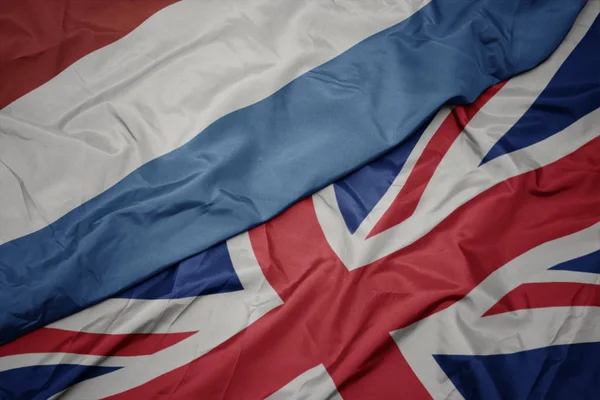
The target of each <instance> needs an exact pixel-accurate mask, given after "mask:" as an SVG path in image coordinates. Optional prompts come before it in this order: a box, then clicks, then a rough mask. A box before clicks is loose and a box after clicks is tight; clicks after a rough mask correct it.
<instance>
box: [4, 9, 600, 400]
mask: <svg viewBox="0 0 600 400" xmlns="http://www.w3.org/2000/svg"><path fill="white" fill-rule="evenodd" d="M591 4H592V5H591V6H589V7H586V8H585V9H584V11H583V12H582V14H581V15H580V16H579V18H578V20H577V23H576V24H575V26H574V27H573V29H572V31H571V32H570V33H569V35H568V37H567V38H566V39H565V40H564V42H563V43H562V45H561V46H560V47H559V49H558V50H557V51H556V52H555V53H554V54H553V55H552V56H551V57H550V58H549V59H548V60H546V61H545V62H544V63H543V64H542V65H541V66H539V67H538V68H536V69H534V70H532V71H530V72H528V73H525V74H523V75H520V76H517V77H515V78H513V79H511V80H509V81H507V82H503V83H501V84H499V85H496V86H494V87H492V88H490V89H489V90H488V91H486V92H485V93H484V94H483V95H482V96H481V97H480V98H479V99H478V100H477V101H476V102H475V103H474V104H472V105H469V106H460V107H446V108H444V109H442V110H441V111H440V112H439V113H438V114H437V115H435V116H434V117H433V118H432V119H431V121H430V122H429V124H427V125H426V126H423V127H422V129H421V131H420V133H419V134H417V135H414V136H412V137H411V138H410V139H409V140H408V141H406V142H404V143H402V144H401V145H400V146H399V147H397V148H396V149H394V150H393V151H391V152H390V153H388V154H385V155H383V156H381V157H380V158H378V159H376V160H375V161H373V162H371V163H370V164H368V165H366V166H364V167H363V168H361V169H359V170H357V171H356V172H354V173H353V174H352V175H350V176H348V177H346V178H344V179H341V180H340V181H338V182H336V183H335V184H333V185H331V186H328V187H326V188H324V189H323V190H321V191H320V192H318V193H316V194H314V195H313V196H312V197H310V198H307V199H305V200H303V201H301V202H300V203H297V204H296V205H294V206H292V207H291V208H290V209H288V210H287V211H285V212H284V213H283V214H282V215H280V216H279V217H277V218H275V219H273V220H272V221H270V222H268V223H265V224H263V225H260V226H258V227H256V228H254V229H252V230H251V231H249V232H247V233H244V234H241V235H239V236H237V237H235V238H232V239H230V240H228V241H227V242H226V243H223V244H220V245H217V246H215V247H213V248H211V249H209V250H207V251H205V252H202V253H200V254H198V255H195V256H193V257H191V258H189V259H187V260H185V261H183V262H181V263H179V264H177V265H173V266H172V267H171V268H169V269H168V270H166V271H164V272H162V273H160V274H159V275H156V276H154V277H153V278H151V279H149V280H147V281H144V282H141V283H139V284H138V285H137V286H134V287H132V288H130V289H128V290H126V291H125V292H123V293H121V294H120V295H118V296H117V297H115V298H111V299H108V300H106V301H104V302H102V303H100V304H97V305H96V306H93V307H91V308H89V309H86V310H84V311H82V312H79V313H77V314H74V315H72V316H69V317H67V318H65V319H62V320H60V321H57V322H55V323H52V324H50V325H48V326H46V327H44V328H42V329H39V330H37V331H34V332H32V333H30V334H27V335H25V336H22V337H21V338H19V339H17V340H15V341H13V342H10V343H8V344H6V345H4V346H2V347H0V394H1V395H2V397H3V398H27V399H37V398H59V397H60V398H65V399H92V398H94V399H95V398H113V399H139V398H165V399H167V398H169V399H170V398H177V399H188V398H189V399H196V398H211V399H212V398H219V399H225V398H227V399H259V398H270V399H283V398H298V399H300V398H319V399H320V398H344V399H347V400H348V399H368V398H371V399H399V398H408V399H420V398H432V397H433V398H436V399H461V398H465V399H479V398H486V399H525V398H573V399H581V398H592V397H593V396H597V393H599V391H600V375H599V374H600V372H599V371H600V364H599V361H598V360H599V359H600V358H599V357H598V355H599V352H600V311H599V310H600V308H598V307H600V286H599V284H600V278H599V276H600V275H599V274H600V138H598V136H600V73H599V71H600V52H598V49H599V48H600V20H599V19H598V18H597V15H598V7H597V5H598V3H597V2H592V3H591Z"/></svg>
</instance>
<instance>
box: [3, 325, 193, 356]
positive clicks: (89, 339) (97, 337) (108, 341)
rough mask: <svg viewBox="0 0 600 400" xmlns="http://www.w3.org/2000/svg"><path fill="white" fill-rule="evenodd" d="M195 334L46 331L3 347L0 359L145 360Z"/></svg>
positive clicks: (39, 330) (40, 330) (47, 329)
mask: <svg viewBox="0 0 600 400" xmlns="http://www.w3.org/2000/svg"><path fill="white" fill-rule="evenodd" d="M194 333H195V332H181V333H161V334H146V333H132V334H119V335H111V334H104V333H87V332H77V331H67V330H62V329H54V328H42V329H38V330H36V331H33V332H31V333H30V334H28V335H25V336H22V337H20V338H18V339H17V340H14V341H12V342H10V343H8V344H5V345H3V346H0V357H3V356H12V355H16V354H28V353H73V354H89V355H96V356H123V357H126V356H142V355H147V354H153V353H156V352H157V351H159V350H162V349H166V348H167V347H170V346H173V345H174V344H176V343H178V342H180V341H182V340H183V339H185V338H187V337H189V336H191V335H193V334H194Z"/></svg>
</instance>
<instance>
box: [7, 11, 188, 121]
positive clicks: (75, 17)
mask: <svg viewBox="0 0 600 400" xmlns="http://www.w3.org/2000/svg"><path fill="white" fill-rule="evenodd" d="M175 1H176V0H143V1H132V0H77V1H71V0H52V1H50V0H3V1H0V38H1V39H0V109H1V108H4V107H5V106H6V105H8V104H10V103H11V102H13V101H14V100H16V99H18V98H19V97H21V96H23V95H24V94H26V93H27V92H29V91H31V90H33V89H35V88H36V87H38V86H40V85H42V84H44V83H45V82H47V81H48V80H50V79H52V78H53V77H54V76H56V75H58V74H59V73H60V72H61V71H63V70H64V69H65V68H67V67H68V66H69V65H71V64H73V63H74V62H75V61H77V60H79V59H80V58H81V57H83V56H85V55H86V54H88V53H90V52H92V51H94V50H97V49H99V48H101V47H103V46H106V45H107V44H110V43H113V42H114V41H116V40H118V39H120V38H122V37H123V36H125V35H127V34H128V33H129V32H131V31H132V30H133V29H134V28H136V27H137V26H138V25H139V24H141V23H142V22H143V21H144V20H146V19H147V18H148V17H150V16H151V15H152V14H154V13H155V12H157V11H158V10H160V9H162V8H163V7H166V6H168V5H170V4H172V3H174V2H175Z"/></svg>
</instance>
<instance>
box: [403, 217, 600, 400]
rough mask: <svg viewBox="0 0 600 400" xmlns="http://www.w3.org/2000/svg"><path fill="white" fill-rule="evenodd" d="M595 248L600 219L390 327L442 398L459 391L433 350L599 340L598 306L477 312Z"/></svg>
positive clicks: (492, 350) (509, 349) (499, 349)
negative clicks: (456, 297) (446, 302)
mask: <svg viewBox="0 0 600 400" xmlns="http://www.w3.org/2000/svg"><path fill="white" fill-rule="evenodd" d="M598 249H600V223H598V224H596V225H594V226H592V227H590V228H587V229H584V230H582V231H580V232H577V233H575V234H572V235H569V236H565V237H562V238H560V239H557V240H554V241H551V242H547V243H544V244H542V245H540V246H538V247H536V248H534V249H532V250H530V251H528V252H527V253H524V254H522V255H521V256H519V257H517V258H515V259H514V260H512V261H511V262H509V263H508V264H506V265H504V266H503V267H501V268H500V269H499V270H497V271H495V272H494V273H492V274H491V275H490V276H489V277H488V278H486V279H485V280H484V281H483V282H482V283H481V284H479V285H478V286H477V287H476V288H474V289H473V290H472V291H471V292H470V293H469V294H468V295H467V296H465V297H464V298H463V299H461V300H460V301H459V302H457V303H455V304H454V305H452V306H451V307H449V308H447V309H446V310H443V311H441V312H438V313H436V314H434V315H432V316H430V317H428V318H425V319H424V320H421V321H418V322H416V323H414V324H412V325H410V326H408V327H406V328H403V329H400V330H398V331H395V332H392V337H393V338H394V340H395V341H396V343H397V344H398V346H399V348H400V350H401V351H402V353H403V355H404V357H405V358H406V360H407V361H408V363H409V365H410V366H411V368H412V369H413V371H414V372H415V374H417V376H418V377H419V379H420V380H421V381H422V382H423V384H424V385H425V387H426V388H427V390H428V391H429V392H430V394H431V395H432V396H433V397H434V398H440V399H445V398H446V397H445V396H450V398H460V396H459V394H458V392H457V391H456V389H455V388H454V386H453V385H452V383H451V381H450V380H449V379H448V378H447V377H446V375H445V374H444V372H443V371H442V369H441V368H440V367H439V365H438V364H437V362H436V361H435V360H434V358H433V357H432V355H433V354H463V355H469V354H501V353H513V352H517V351H522V350H530V349H535V348H540V347H545V346H550V345H556V344H569V343H582V342H589V341H598V340H600V308H597V307H552V308H541V309H532V310H519V311H515V312H510V313H503V314H498V315H493V316H488V317H483V318H482V317H481V316H482V315H483V314H484V313H485V312H486V311H487V310H488V309H490V308H491V307H492V306H493V305H494V304H496V303H497V302H498V301H499V300H500V299H501V298H502V297H504V296H505V295H506V294H507V293H509V292H511V291H512V290H514V289H515V288H517V287H518V286H520V285H521V284H523V283H527V282H532V281H537V280H538V278H539V277H540V276H541V275H543V274H545V273H546V272H545V271H546V270H547V269H548V268H551V267H553V266H554V265H556V264H558V263H561V262H564V261H568V260H572V259H574V258H578V257H580V256H582V255H585V254H589V253H591V252H593V251H596V250H598ZM552 272H554V271H552ZM548 273H551V271H548Z"/></svg>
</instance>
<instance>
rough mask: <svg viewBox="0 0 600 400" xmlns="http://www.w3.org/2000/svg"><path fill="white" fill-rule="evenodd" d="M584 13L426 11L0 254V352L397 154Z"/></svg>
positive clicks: (543, 50)
mask: <svg viewBox="0 0 600 400" xmlns="http://www.w3.org/2000/svg"><path fill="white" fill-rule="evenodd" d="M584 4H585V0H571V1H564V0H546V1H535V2H531V1H521V0H504V1H497V0H434V1H433V2H432V3H431V4H429V5H428V6H426V7H424V8H423V9H422V10H421V11H419V12H418V13H416V14H415V15H413V16H412V17H411V18H409V19H407V20H405V21H403V22H401V23H399V24H398V25H395V26H393V27H391V28H389V29H387V30H384V31H382V32H380V33H378V34H376V35H374V36H372V37H370V38H368V39H366V40H364V41H363V42H361V43H359V44H357V45H356V46H354V47H353V48H351V49H350V50H348V51H347V52H345V53H343V54H342V55H340V56H339V57H337V58H335V59H333V60H332V61H330V62H327V63H325V64H323V65H322V66H320V67H318V68H316V69H314V70H312V71H310V72H308V73H306V74H304V75H303V76H301V77H299V78H298V79H296V80H294V81H293V82H291V83H290V84H288V85H287V86H285V87H284V88H282V89H281V90H279V91H278V92H276V93H275V94H273V95H271V96H270V97H268V98H266V99H264V100H263V101H260V102H258V103H256V104H254V105H252V106H249V107H246V108H244V109H241V110H238V111H236V112H233V113H231V114H229V115H227V116H225V117H223V118H221V119H219V120H218V121H216V122H215V123H213V124H212V125H211V126H209V127H208V128H207V129H205V130H204V131H203V132H201V133H200V134H199V135H198V136H196V137H195V138H194V139H193V140H192V141H190V142H189V143H187V144H186V145H185V146H183V147H181V148H179V149H177V150H175V151H173V152H171V153H169V154H166V155H165V156H162V157H160V158H158V159H156V160H153V161H151V162H149V163H147V164H145V165H144V166H142V167H140V168H139V169H137V170H136V171H134V172H133V173H131V174H130V175H129V176H127V177H126V178H124V179H123V180H122V181H120V182H119V183H118V184H116V185H114V186H113V187H112V188H110V189H109V190H107V191H106V192H104V193H102V194H100V195H99V196H97V197H95V198H94V199H92V200H90V201H88V202H87V203H85V204H83V205H82V206H80V207H78V208H77V209H75V210H73V211H72V212H70V213H68V214H67V215H65V216H64V217H62V218H61V219H59V220H58V221H56V222H54V223H52V224H51V225H49V226H48V227H46V228H44V229H42V230H40V231H37V232H34V233H32V234H30V235H28V236H25V237H22V238H19V239H17V240H14V241H12V242H9V243H6V244H4V245H2V246H0V283H1V289H0V305H1V306H0V307H1V309H0V343H2V342H6V341H8V340H11V339H13V338H15V337H17V336H19V335H21V334H23V333H24V332H26V331H30V330H32V329H34V328H36V327H40V326H42V325H46V324H47V323H50V322H52V321H55V320H57V319H59V318H61V317H64V316H66V315H69V314H71V313H73V312H76V311H78V310H81V309H83V308H85V307H88V306H89V305H91V304H93V303H96V302H98V301H101V300H102V299H105V298H107V297H109V296H112V295H114V294H116V293H118V292H120V291H122V290H123V289H126V288H128V287H131V286H132V285H134V284H136V283H139V282H142V281H143V280H145V279H146V278H148V277H150V276H153V275H155V274H157V273H158V272H159V271H161V270H162V269H164V268H167V267H168V266H169V265H172V264H173V263H175V262H177V261H179V260H182V259H184V258H187V257H189V256H191V255H193V254H195V253H199V252H200V251H202V250H205V249H206V248H208V247H210V246H212V245H214V244H216V243H218V242H220V241H222V240H224V239H226V238H228V237H230V236H232V235H234V234H237V233H239V232H241V231H244V230H246V229H248V228H250V227H252V226H254V225H257V224H259V223H261V222H263V221H265V220H267V219H268V218H271V217H273V216H274V215H276V214H277V213H279V212H281V211H282V210H283V209H284V208H286V207H288V206H289V205H290V204H292V203H293V202H294V201H296V200H298V199H300V198H302V197H304V196H307V195H309V194H310V193H312V192H314V191H316V190H317V189H319V188H321V187H324V186H325V185H327V184H329V183H331V182H333V181H334V180H336V179H338V178H340V177H341V176H343V175H345V174H347V173H348V172H350V171H352V170H354V169H356V168H357V167H359V166H361V165H363V164H365V163H366V162H368V161H370V160H372V159H374V158H375V157H377V156H379V155H381V154H382V153H384V152H385V151H387V150H389V149H390V148H392V147H393V146H395V145H397V144H398V143H400V142H401V141H403V140H404V139H405V138H406V137H408V136H409V135H411V134H413V133H414V132H416V130H417V129H418V127H419V126H420V125H421V124H422V123H423V122H424V121H426V120H427V119H428V118H430V117H431V116H432V115H433V114H434V113H435V112H436V111H437V110H438V109H439V107H440V106H441V105H443V104H444V103H452V104H458V103H468V102H472V101H473V100H474V99H475V98H476V97H477V96H478V95H479V94H480V93H481V92H482V91H483V90H484V89H486V88H487V87H489V86H491V85H493V84H495V83H497V82H498V81H500V80H504V79H507V78H509V77H511V76H513V75H515V74H517V73H519V72H521V71H524V70H527V69H530V68H532V67H534V66H535V65H537V64H538V63H539V62H541V61H542V60H543V59H545V58H546V57H547V56H548V55H549V54H550V53H551V52H552V51H553V50H554V49H555V48H556V46H557V45H558V44H559V43H560V41H561V40H562V39H563V37H564V36H565V35H566V33H567V32H568V30H569V28H570V27H571V25H572V23H573V22H574V20H575V17H576V15H577V14H578V12H579V11H580V10H581V8H582V7H583V5H584ZM165 134H168V132H165ZM57 179H60V177H57Z"/></svg>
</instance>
